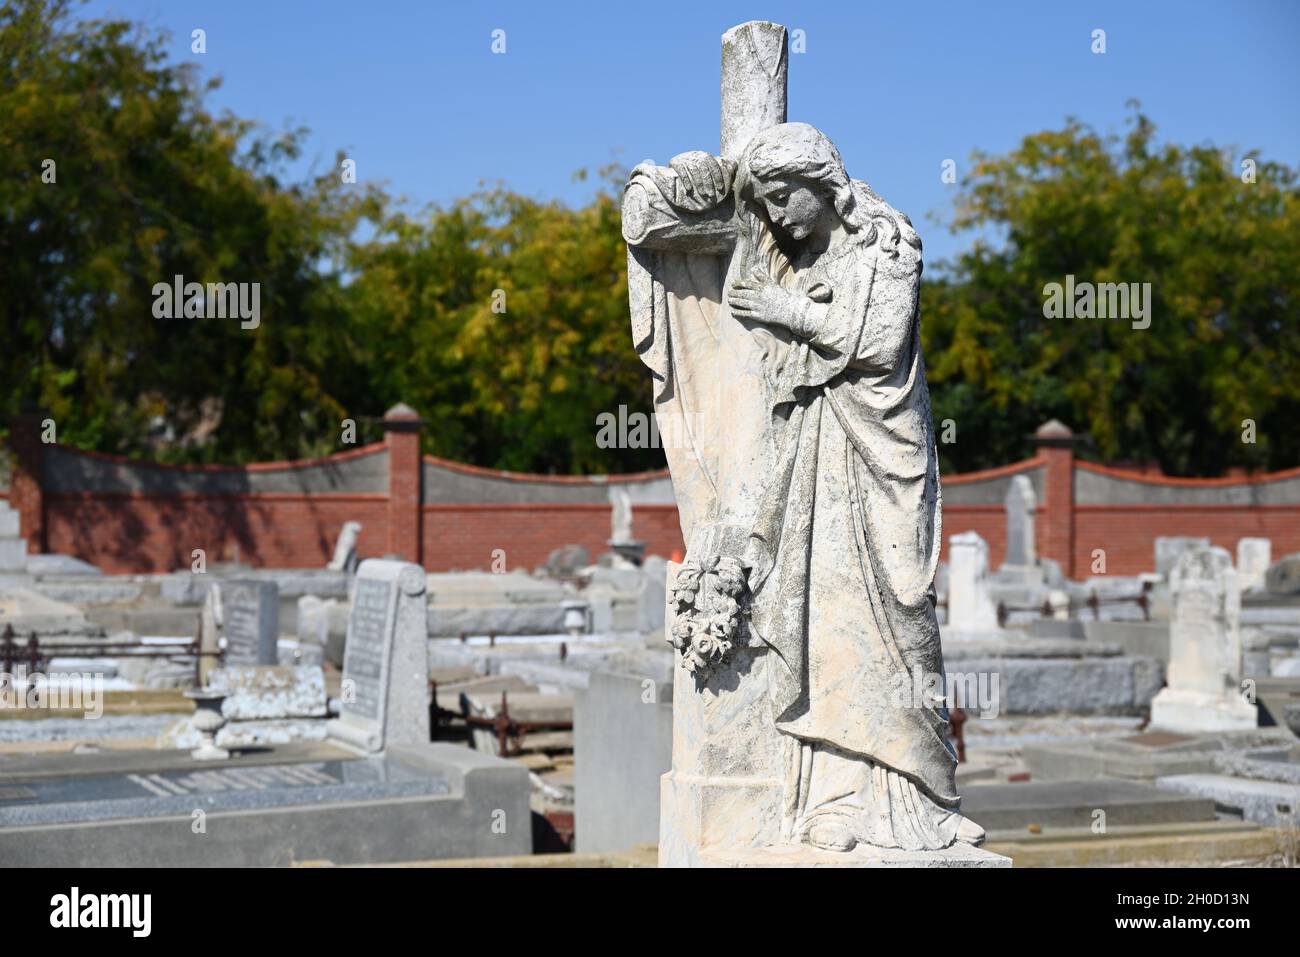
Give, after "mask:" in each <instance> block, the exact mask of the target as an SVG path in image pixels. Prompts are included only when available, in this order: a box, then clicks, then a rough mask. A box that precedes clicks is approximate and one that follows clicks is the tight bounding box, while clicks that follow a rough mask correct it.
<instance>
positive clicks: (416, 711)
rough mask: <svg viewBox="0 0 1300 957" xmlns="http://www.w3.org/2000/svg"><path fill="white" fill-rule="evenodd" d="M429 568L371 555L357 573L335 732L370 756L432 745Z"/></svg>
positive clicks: (333, 730)
mask: <svg viewBox="0 0 1300 957" xmlns="http://www.w3.org/2000/svg"><path fill="white" fill-rule="evenodd" d="M426 590H427V583H426V579H425V574H424V569H422V568H421V567H420V566H419V565H413V564H411V563H410V562H400V561H391V560H389V559H378V558H369V559H366V560H365V561H364V562H362V563H361V565H360V566H359V567H358V569H357V581H356V588H355V590H354V591H353V595H352V611H351V614H350V615H349V617H348V637H347V643H346V645H345V646H344V653H343V685H342V688H343V704H342V711H341V713H340V715H339V718H338V720H337V721H335V722H332V723H331V728H330V731H331V735H332V736H333V737H336V738H338V739H339V740H342V741H346V742H348V743H350V744H352V745H354V746H356V747H359V748H361V749H362V750H364V751H368V752H379V751H383V750H384V749H385V748H386V747H390V746H393V745H416V744H427V743H428V741H429V690H428V689H429V658H428V646H427V637H426V636H427V627H428V625H427V620H426V618H427V613H426V610H425V593H426Z"/></svg>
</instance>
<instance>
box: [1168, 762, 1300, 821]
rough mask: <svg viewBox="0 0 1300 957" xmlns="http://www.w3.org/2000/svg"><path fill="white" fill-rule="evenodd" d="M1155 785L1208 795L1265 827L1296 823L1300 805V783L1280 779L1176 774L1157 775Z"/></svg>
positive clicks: (1200, 795)
mask: <svg viewBox="0 0 1300 957" xmlns="http://www.w3.org/2000/svg"><path fill="white" fill-rule="evenodd" d="M1156 786H1157V787H1161V788H1164V789H1166V790H1168V791H1176V792H1178V793H1181V794H1194V795H1197V796H1198V797H1204V798H1209V799H1211V800H1213V801H1214V803H1215V804H1218V805H1221V806H1223V807H1229V808H1233V809H1235V810H1237V811H1240V812H1241V816H1242V817H1243V818H1245V819H1246V820H1247V821H1253V822H1255V823H1256V824H1260V825H1263V826H1264V827H1295V825H1296V815H1297V809H1300V785H1296V784H1287V783H1284V782H1281V781H1255V780H1251V779H1249V778H1237V777H1230V776H1229V775H1226V774H1175V775H1171V776H1169V777H1163V778H1156Z"/></svg>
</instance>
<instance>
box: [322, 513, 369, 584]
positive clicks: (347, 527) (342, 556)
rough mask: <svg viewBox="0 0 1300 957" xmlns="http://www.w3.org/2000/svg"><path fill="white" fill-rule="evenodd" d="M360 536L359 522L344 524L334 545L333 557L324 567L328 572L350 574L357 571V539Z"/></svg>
mask: <svg viewBox="0 0 1300 957" xmlns="http://www.w3.org/2000/svg"><path fill="white" fill-rule="evenodd" d="M360 536H361V523H360V522H344V523H343V528H342V530H341V531H340V532H339V540H338V541H337V542H335V543H334V557H333V558H332V559H330V563H329V564H328V565H326V566H325V567H326V568H327V569H329V570H330V571H343V572H347V573H348V574H351V573H352V572H354V571H356V569H357V539H358V538H359V537H360Z"/></svg>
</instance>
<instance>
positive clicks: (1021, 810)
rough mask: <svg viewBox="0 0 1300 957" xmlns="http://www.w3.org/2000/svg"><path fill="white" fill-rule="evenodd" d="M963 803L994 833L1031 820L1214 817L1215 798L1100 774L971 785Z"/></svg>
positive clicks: (1063, 823) (1065, 823) (1070, 822)
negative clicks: (1109, 777) (1173, 792)
mask: <svg viewBox="0 0 1300 957" xmlns="http://www.w3.org/2000/svg"><path fill="white" fill-rule="evenodd" d="M965 802H966V803H965V807H966V813H967V814H969V815H970V816H971V817H972V818H973V819H974V820H976V821H978V822H979V823H980V824H981V825H983V826H984V828H986V829H987V830H988V831H990V832H992V831H1009V830H1023V829H1024V828H1026V827H1027V826H1028V825H1030V824H1038V825H1040V826H1042V827H1092V826H1094V825H1095V824H1096V823H1097V821H1098V820H1104V822H1105V826H1106V827H1108V828H1109V827H1123V826H1127V825H1135V824H1165V823H1170V822H1191V821H1213V820H1214V802H1213V801H1208V800H1205V799H1204V798H1197V797H1186V796H1183V795H1178V794H1171V793H1169V792H1168V791H1162V790H1160V789H1159V788H1156V787H1152V786H1151V785H1149V784H1139V783H1137V782H1135V781H1110V780H1105V779H1096V778H1092V779H1088V778H1085V779H1078V780H1070V781H1025V782H1019V783H1016V784H980V785H972V786H970V787H968V788H967V789H966V795H965ZM1098 811H1100V812H1103V813H1104V818H1100V817H1099V816H1098V815H1097V812H1098Z"/></svg>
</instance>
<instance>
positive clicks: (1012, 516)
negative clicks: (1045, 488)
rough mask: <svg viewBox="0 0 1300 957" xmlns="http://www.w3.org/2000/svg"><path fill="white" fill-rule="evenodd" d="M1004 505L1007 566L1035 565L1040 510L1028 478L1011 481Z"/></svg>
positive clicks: (1019, 476)
mask: <svg viewBox="0 0 1300 957" xmlns="http://www.w3.org/2000/svg"><path fill="white" fill-rule="evenodd" d="M1003 505H1004V506H1005V507H1006V510H1007V557H1006V564H1007V565H1012V566H1025V565H1033V564H1035V561H1036V559H1037V557H1038V553H1037V551H1036V550H1035V547H1034V511H1035V509H1037V508H1038V496H1036V495H1035V494H1034V485H1033V483H1032V482H1030V481H1029V478H1028V477H1027V476H1024V475H1017V476H1016V477H1015V478H1013V479H1012V480H1011V484H1010V485H1008V486H1007V494H1006V498H1004V499H1003Z"/></svg>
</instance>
